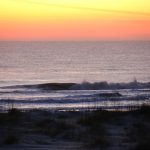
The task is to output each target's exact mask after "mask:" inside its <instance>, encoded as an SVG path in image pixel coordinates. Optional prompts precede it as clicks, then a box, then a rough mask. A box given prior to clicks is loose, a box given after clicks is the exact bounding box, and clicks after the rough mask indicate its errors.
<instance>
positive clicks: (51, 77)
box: [0, 41, 150, 110]
mask: <svg viewBox="0 0 150 150" xmlns="http://www.w3.org/2000/svg"><path fill="white" fill-rule="evenodd" d="M51 83H60V84H51ZM65 83H70V84H65ZM149 101H150V41H119V42H116V41H114V42H113V41H112V42H110V41H109V42H108V41H106V42H105V41H100V42H98V41H97V42H94V41H93V42H90V41H87V42H0V109H1V110H5V109H7V108H10V107H16V108H20V109H33V108H37V109H70V108H71V109H85V108H86V109H87V108H97V107H101V108H104V109H112V108H114V107H116V108H126V107H130V106H133V107H134V106H140V105H143V104H149Z"/></svg>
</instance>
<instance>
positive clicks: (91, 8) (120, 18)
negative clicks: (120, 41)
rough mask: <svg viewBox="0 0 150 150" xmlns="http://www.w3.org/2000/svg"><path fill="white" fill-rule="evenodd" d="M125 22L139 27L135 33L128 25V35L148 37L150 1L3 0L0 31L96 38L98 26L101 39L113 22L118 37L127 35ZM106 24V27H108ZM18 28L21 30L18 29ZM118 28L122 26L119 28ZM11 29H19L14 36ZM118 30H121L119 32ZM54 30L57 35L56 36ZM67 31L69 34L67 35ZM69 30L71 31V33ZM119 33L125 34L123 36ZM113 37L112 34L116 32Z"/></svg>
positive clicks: (18, 35) (18, 34) (31, 36)
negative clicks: (95, 32) (125, 33)
mask: <svg viewBox="0 0 150 150" xmlns="http://www.w3.org/2000/svg"><path fill="white" fill-rule="evenodd" d="M114 22H115V23H114ZM122 22H124V25H125V26H126V25H129V24H130V26H132V30H134V27H133V26H135V28H136V27H137V28H138V29H136V32H137V34H136V32H135V31H134V34H133V31H131V29H130V28H129V31H128V32H129V38H130V37H131V35H132V36H133V38H134V37H135V36H137V35H138V37H140V34H141V38H143V36H145V37H146V38H147V37H148V38H149V37H150V30H149V28H148V25H149V22H150V1H149V0H122V1H121V0H86V1H85V0H0V24H1V26H0V27H1V28H0V31H1V32H2V33H3V34H2V35H0V39H7V38H8V39H19V38H21V39H23V34H25V33H24V32H25V31H27V32H28V34H25V36H24V39H36V37H37V39H40V37H41V39H53V38H54V39H59V38H60V39H63V37H64V39H68V38H69V39H70V38H72V39H74V38H75V39H80V37H84V38H85V37H86V36H87V37H88V38H90V35H91V38H92V39H93V38H94V33H93V32H92V31H93V30H94V31H95V29H91V28H97V31H98V32H99V34H100V35H99V36H98V35H97V34H96V35H95V38H96V39H97V38H98V37H99V38H100V39H102V38H103V37H104V38H106V39H107V38H108V39H109V33H107V28H108V30H111V26H112V27H113V28H114V30H117V31H118V33H116V34H118V38H121V37H122V38H124V37H125V38H127V37H126V36H127V35H124V34H122V33H124V31H122V30H123V28H124V27H123V26H124V25H123V24H122ZM130 22H131V23H130ZM137 22H138V23H140V26H139V25H137V26H136V23H137ZM86 25H87V26H89V25H90V26H91V27H90V26H89V29H88V28H87V27H85V28H86V30H85V32H84V33H82V31H81V30H83V29H84V26H86ZM105 26H106V27H107V28H105ZM99 27H102V28H103V29H105V31H103V33H102V34H101V31H102V30H101V29H99ZM17 28H18V29H20V30H19V31H17V30H16V29H17ZM109 28H110V29H109ZM118 28H120V30H119V29H118ZM32 29H33V30H34V32H31V33H30V31H32ZM58 29H59V30H58ZM21 30H22V31H21ZM23 30H24V31H23ZM39 30H40V32H39ZM42 30H43V32H45V30H46V31H48V32H49V34H48V33H46V35H45V37H44V34H43V33H42ZM62 30H63V31H62ZM68 30H69V31H68ZM125 30H127V29H125ZM138 30H140V31H138ZM8 31H9V32H10V33H13V34H15V33H16V35H14V38H13V36H12V35H11V36H10V35H9V32H8ZM36 31H37V33H36ZM58 31H60V34H59V33H57V32H58ZM65 31H66V32H65ZM112 31H113V30H112ZM119 31H120V32H122V33H120V34H119ZM55 32H56V35H57V36H54V35H55ZM68 32H69V34H68V35H66V33H68ZM70 32H72V34H71V33H70ZM77 32H78V35H76V33H77ZM88 32H89V33H88ZM126 32H127V31H126ZM35 33H36V34H35ZM38 33H39V34H38ZM51 33H52V35H53V36H52V35H51ZM80 33H81V35H80ZM82 34H84V35H82ZM110 34H111V33H110ZM40 35H41V36H40ZM105 35H107V36H105ZM120 35H122V36H121V37H120ZM110 37H111V36H110ZM111 38H113V36H112V37H111ZM114 38H117V36H116V35H115V36H114ZM135 38H136V37H135Z"/></svg>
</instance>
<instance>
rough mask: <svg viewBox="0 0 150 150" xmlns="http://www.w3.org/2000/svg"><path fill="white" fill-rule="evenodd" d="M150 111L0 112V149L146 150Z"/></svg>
mask: <svg viewBox="0 0 150 150" xmlns="http://www.w3.org/2000/svg"><path fill="white" fill-rule="evenodd" d="M149 117H150V108H149V106H142V107H141V108H140V109H138V110H133V111H132V110H131V111H125V112H120V111H105V110H97V111H82V112H77V111H66V112H65V111H64V112H61V111H54V112H51V111H42V110H30V111H26V112H22V111H19V110H17V109H15V108H13V109H11V110H9V111H8V112H7V113H6V112H5V113H0V135H1V136H0V150H10V149H11V150H29V149H33V150H40V149H41V150H89V149H92V150H97V149H106V150H148V149H149V146H150V145H149V139H150V119H149Z"/></svg>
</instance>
